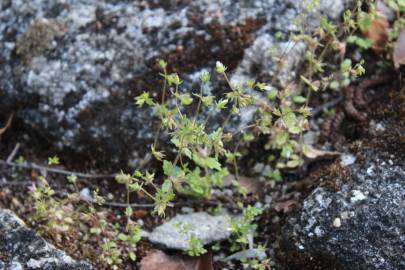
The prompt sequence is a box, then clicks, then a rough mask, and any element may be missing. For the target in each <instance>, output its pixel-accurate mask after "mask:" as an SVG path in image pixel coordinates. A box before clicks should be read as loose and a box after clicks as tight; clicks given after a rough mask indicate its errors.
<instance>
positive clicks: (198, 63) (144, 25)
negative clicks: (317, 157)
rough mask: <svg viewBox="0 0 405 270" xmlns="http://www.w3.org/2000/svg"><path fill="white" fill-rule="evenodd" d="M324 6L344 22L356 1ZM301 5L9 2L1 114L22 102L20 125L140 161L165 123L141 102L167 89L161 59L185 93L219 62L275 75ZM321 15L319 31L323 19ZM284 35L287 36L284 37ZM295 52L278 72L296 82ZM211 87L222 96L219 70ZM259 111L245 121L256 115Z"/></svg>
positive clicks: (299, 49)
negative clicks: (273, 52) (156, 121)
mask: <svg viewBox="0 0 405 270" xmlns="http://www.w3.org/2000/svg"><path fill="white" fill-rule="evenodd" d="M321 2H322V8H321V11H322V12H323V13H324V14H326V15H329V16H331V17H332V18H337V17H338V16H339V14H340V13H341V12H342V10H343V7H344V5H343V3H346V2H349V0H338V1H336V0H322V1H321ZM300 3H301V1H295V0H288V1H285V0H255V1H246V0H244V1H236V2H235V1H231V0H220V1H212V0H198V1H194V0H171V1H161V0H152V1H127V0H116V1H111V0H56V1H55V0H32V1H22V0H16V1H11V0H4V1H1V3H0V63H1V65H0V110H1V111H0V112H8V113H9V112H10V111H11V110H15V109H16V108H18V109H19V111H18V113H17V120H16V121H21V122H23V123H24V124H25V125H26V126H27V127H28V130H31V131H32V132H34V133H35V134H38V133H39V134H41V135H43V137H45V138H47V139H48V140H49V141H52V142H54V143H55V145H57V146H58V147H60V148H71V149H74V150H75V151H77V152H81V153H90V154H92V155H91V156H92V157H93V158H94V157H95V156H96V157H97V160H101V161H103V160H104V161H108V162H119V161H125V162H128V163H129V164H131V165H133V166H136V165H137V164H138V163H139V160H140V159H142V158H143V156H144V152H145V151H146V150H147V149H149V145H148V143H150V142H151V139H152V138H153V137H154V131H155V130H156V128H153V121H151V114H152V113H153V112H151V111H150V110H148V109H138V108H136V107H135V106H134V102H133V98H134V97H135V96H137V95H139V94H140V93H141V92H142V91H145V90H149V91H151V92H152V93H154V94H155V95H157V94H158V91H159V89H160V83H161V82H160V78H159V75H158V73H159V72H160V70H159V69H158V67H157V65H156V59H158V58H163V59H166V60H168V62H169V63H170V66H171V67H172V70H175V71H178V72H179V73H181V74H182V78H183V79H184V87H185V89H198V86H197V82H198V77H199V76H198V75H199V74H201V72H202V71H203V70H212V67H214V66H215V61H217V60H220V61H222V62H224V63H225V64H226V65H228V66H229V70H230V71H232V70H235V75H234V76H232V78H233V80H234V81H235V80H237V79H239V80H242V81H243V80H244V79H247V78H252V77H253V78H255V77H261V78H269V77H271V76H272V75H274V71H275V67H276V63H275V62H274V61H273V60H272V58H271V56H270V54H269V53H268V49H269V48H271V47H272V46H275V47H277V48H279V49H281V50H282V49H283V48H285V47H286V46H287V45H288V44H291V43H289V42H288V40H289V35H290V32H291V31H295V30H296V27H295V26H294V24H293V18H294V17H295V16H296V15H297V14H300V13H302V5H301V4H300ZM315 13H317V12H316V11H315V12H314V14H315ZM312 17H313V18H312ZM312 17H311V16H309V17H308V18H309V19H310V21H311V23H310V25H311V27H312V26H315V25H316V24H317V23H318V19H317V16H315V15H313V16H312ZM318 17H319V16H318ZM311 27H309V28H308V31H309V30H310V29H311ZM277 32H282V33H284V36H285V37H284V38H283V39H281V40H276V39H275V38H274V33H277ZM293 48H294V49H293V50H292V52H291V53H289V54H288V57H287V59H286V64H285V66H284V68H283V70H282V71H281V72H280V74H279V80H280V82H281V83H283V84H285V83H286V81H287V80H289V79H291V78H293V76H294V72H293V71H294V70H295V68H297V66H298V64H299V62H300V60H301V59H302V53H303V52H304V49H305V48H304V47H303V46H302V44H299V45H297V46H294V47H293ZM209 88H210V89H206V90H207V91H209V92H212V93H213V94H216V95H219V94H220V93H223V89H222V88H223V83H219V82H218V80H217V78H215V76H214V78H213V83H212V84H211V86H210V87H209ZM253 112H254V110H250V113H245V114H244V117H243V119H240V121H242V122H244V123H245V122H248V121H250V120H251V117H252V115H253ZM202 115H205V114H202ZM214 125H215V123H214Z"/></svg>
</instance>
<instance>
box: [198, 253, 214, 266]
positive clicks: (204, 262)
mask: <svg viewBox="0 0 405 270" xmlns="http://www.w3.org/2000/svg"><path fill="white" fill-rule="evenodd" d="M194 270H214V263H213V258H212V252H211V250H209V251H208V252H207V253H205V254H204V255H202V256H200V257H198V260H197V263H196V264H195V266H194Z"/></svg>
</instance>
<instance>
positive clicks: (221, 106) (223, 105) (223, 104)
mask: <svg viewBox="0 0 405 270" xmlns="http://www.w3.org/2000/svg"><path fill="white" fill-rule="evenodd" d="M226 104H228V100H227V99H220V100H219V101H218V102H217V109H220V110H222V109H225V108H226Z"/></svg>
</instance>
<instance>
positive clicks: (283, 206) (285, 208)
mask: <svg viewBox="0 0 405 270" xmlns="http://www.w3.org/2000/svg"><path fill="white" fill-rule="evenodd" d="M298 205H299V204H298V202H297V201H296V200H286V201H282V202H276V203H274V205H273V208H274V210H276V211H277V212H283V213H284V214H285V213H288V212H290V211H291V210H292V209H293V208H294V207H295V206H298Z"/></svg>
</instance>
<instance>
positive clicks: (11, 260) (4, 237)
mask: <svg viewBox="0 0 405 270" xmlns="http://www.w3.org/2000/svg"><path fill="white" fill-rule="evenodd" d="M0 258H1V260H0V269H15V270H17V269H40V270H59V269H60V270H92V269H95V268H94V267H93V266H91V265H90V264H88V263H87V262H84V261H76V260H74V259H72V258H71V257H70V256H68V255H67V254H66V253H65V252H63V251H61V250H59V249H57V248H56V247H54V246H53V245H51V244H49V243H48V242H47V241H45V240H44V239H43V238H42V237H41V236H39V235H38V234H37V233H36V232H35V231H34V230H31V229H29V228H28V227H27V226H26V225H25V224H24V222H23V221H22V220H21V219H19V218H18V217H17V216H16V215H15V214H14V213H13V212H11V211H9V210H5V209H0Z"/></svg>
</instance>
